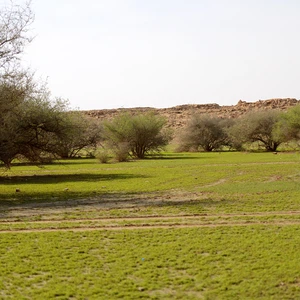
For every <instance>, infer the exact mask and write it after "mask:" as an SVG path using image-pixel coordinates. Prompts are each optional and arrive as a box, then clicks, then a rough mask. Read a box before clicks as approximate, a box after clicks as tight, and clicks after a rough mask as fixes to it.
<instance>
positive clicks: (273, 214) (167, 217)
mask: <svg viewBox="0 0 300 300" xmlns="http://www.w3.org/2000/svg"><path fill="white" fill-rule="evenodd" d="M291 215H293V216H298V215H299V216H300V211H289V212H285V211H278V212H263V213H262V212H257V213H243V214H210V215H208V214H206V213H203V214H193V215H187V214H186V215H174V216H171V215H151V216H138V217H135V216H127V217H126V216H125V217H108V218H107V217H106V218H81V219H56V220H51V219H49V220H47V219H45V220H32V221H8V220H7V221H5V220H4V221H0V225H1V224H2V225H3V224H18V223H26V224H44V223H51V224H59V223H62V222H67V223H80V222H85V221H90V222H92V221H126V220H132V221H139V220H145V219H151V220H155V219H158V220H159V219H164V220H172V219H182V218H185V219H197V218H199V217H201V218H218V217H222V218H233V217H276V216H291Z"/></svg>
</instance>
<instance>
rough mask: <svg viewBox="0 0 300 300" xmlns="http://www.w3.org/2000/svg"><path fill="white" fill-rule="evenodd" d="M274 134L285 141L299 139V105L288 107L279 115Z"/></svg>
mask: <svg viewBox="0 0 300 300" xmlns="http://www.w3.org/2000/svg"><path fill="white" fill-rule="evenodd" d="M275 134H276V136H277V137H278V138H279V139H282V140H284V141H285V142H288V141H291V140H294V141H296V142H298V143H299V141H300V105H296V106H295V107H292V108H290V109H289V110H288V111H287V112H286V113H283V114H282V115H281V118H280V121H279V122H278V124H277V126H276V132H275Z"/></svg>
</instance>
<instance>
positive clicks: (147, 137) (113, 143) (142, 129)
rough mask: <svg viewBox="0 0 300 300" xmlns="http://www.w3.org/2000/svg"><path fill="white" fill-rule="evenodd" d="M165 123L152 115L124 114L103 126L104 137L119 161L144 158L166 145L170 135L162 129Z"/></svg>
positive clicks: (160, 118)
mask: <svg viewBox="0 0 300 300" xmlns="http://www.w3.org/2000/svg"><path fill="white" fill-rule="evenodd" d="M165 123H166V121H165V119H164V118H162V117H160V116H157V115H155V114H153V113H148V114H140V115H134V116H131V115H129V114H124V115H121V116H119V117H116V118H115V119H114V120H112V121H111V122H106V123H105V124H104V136H105V138H106V140H107V142H108V144H109V145H110V147H111V148H112V149H113V150H114V152H115V154H116V157H117V159H118V160H119V161H126V160H127V158H128V156H132V157H135V158H144V157H145V155H147V154H149V153H151V152H159V151H160V150H162V148H163V147H164V146H166V145H167V144H168V142H169V140H170V133H169V132H167V131H166V130H164V129H163V127H164V125H165Z"/></svg>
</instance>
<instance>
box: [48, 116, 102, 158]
mask: <svg viewBox="0 0 300 300" xmlns="http://www.w3.org/2000/svg"><path fill="white" fill-rule="evenodd" d="M60 126H61V131H60V132H59V133H58V134H57V136H56V145H55V149H54V150H53V151H52V152H54V153H55V154H57V155H58V156H59V157H61V158H74V157H75V156H76V155H78V153H79V152H80V151H82V150H83V149H87V148H90V149H94V151H95V150H96V147H97V144H98V142H99V141H100V140H101V128H100V125H99V124H97V122H96V121H94V120H93V119H91V118H89V117H86V116H85V115H83V113H80V112H77V111H71V112H67V113H64V116H63V119H62V122H61V125H60Z"/></svg>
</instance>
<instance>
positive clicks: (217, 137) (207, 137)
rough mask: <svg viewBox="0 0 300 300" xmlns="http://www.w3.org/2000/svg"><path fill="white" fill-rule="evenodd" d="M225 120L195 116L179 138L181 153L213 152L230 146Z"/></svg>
mask: <svg viewBox="0 0 300 300" xmlns="http://www.w3.org/2000/svg"><path fill="white" fill-rule="evenodd" d="M225 127H226V126H225V120H222V119H221V118H217V117H210V116H206V115H194V116H193V117H192V118H191V120H190V121H189V122H188V123H187V125H186V127H185V128H184V129H183V131H182V132H181V134H180V136H179V141H178V143H179V148H178V150H179V151H190V150H194V151H199V148H201V149H203V150H204V151H208V152H210V151H213V150H216V149H219V148H220V147H221V146H225V145H228V143H229V141H228V136H227V134H226V132H225V130H224V128H225Z"/></svg>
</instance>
